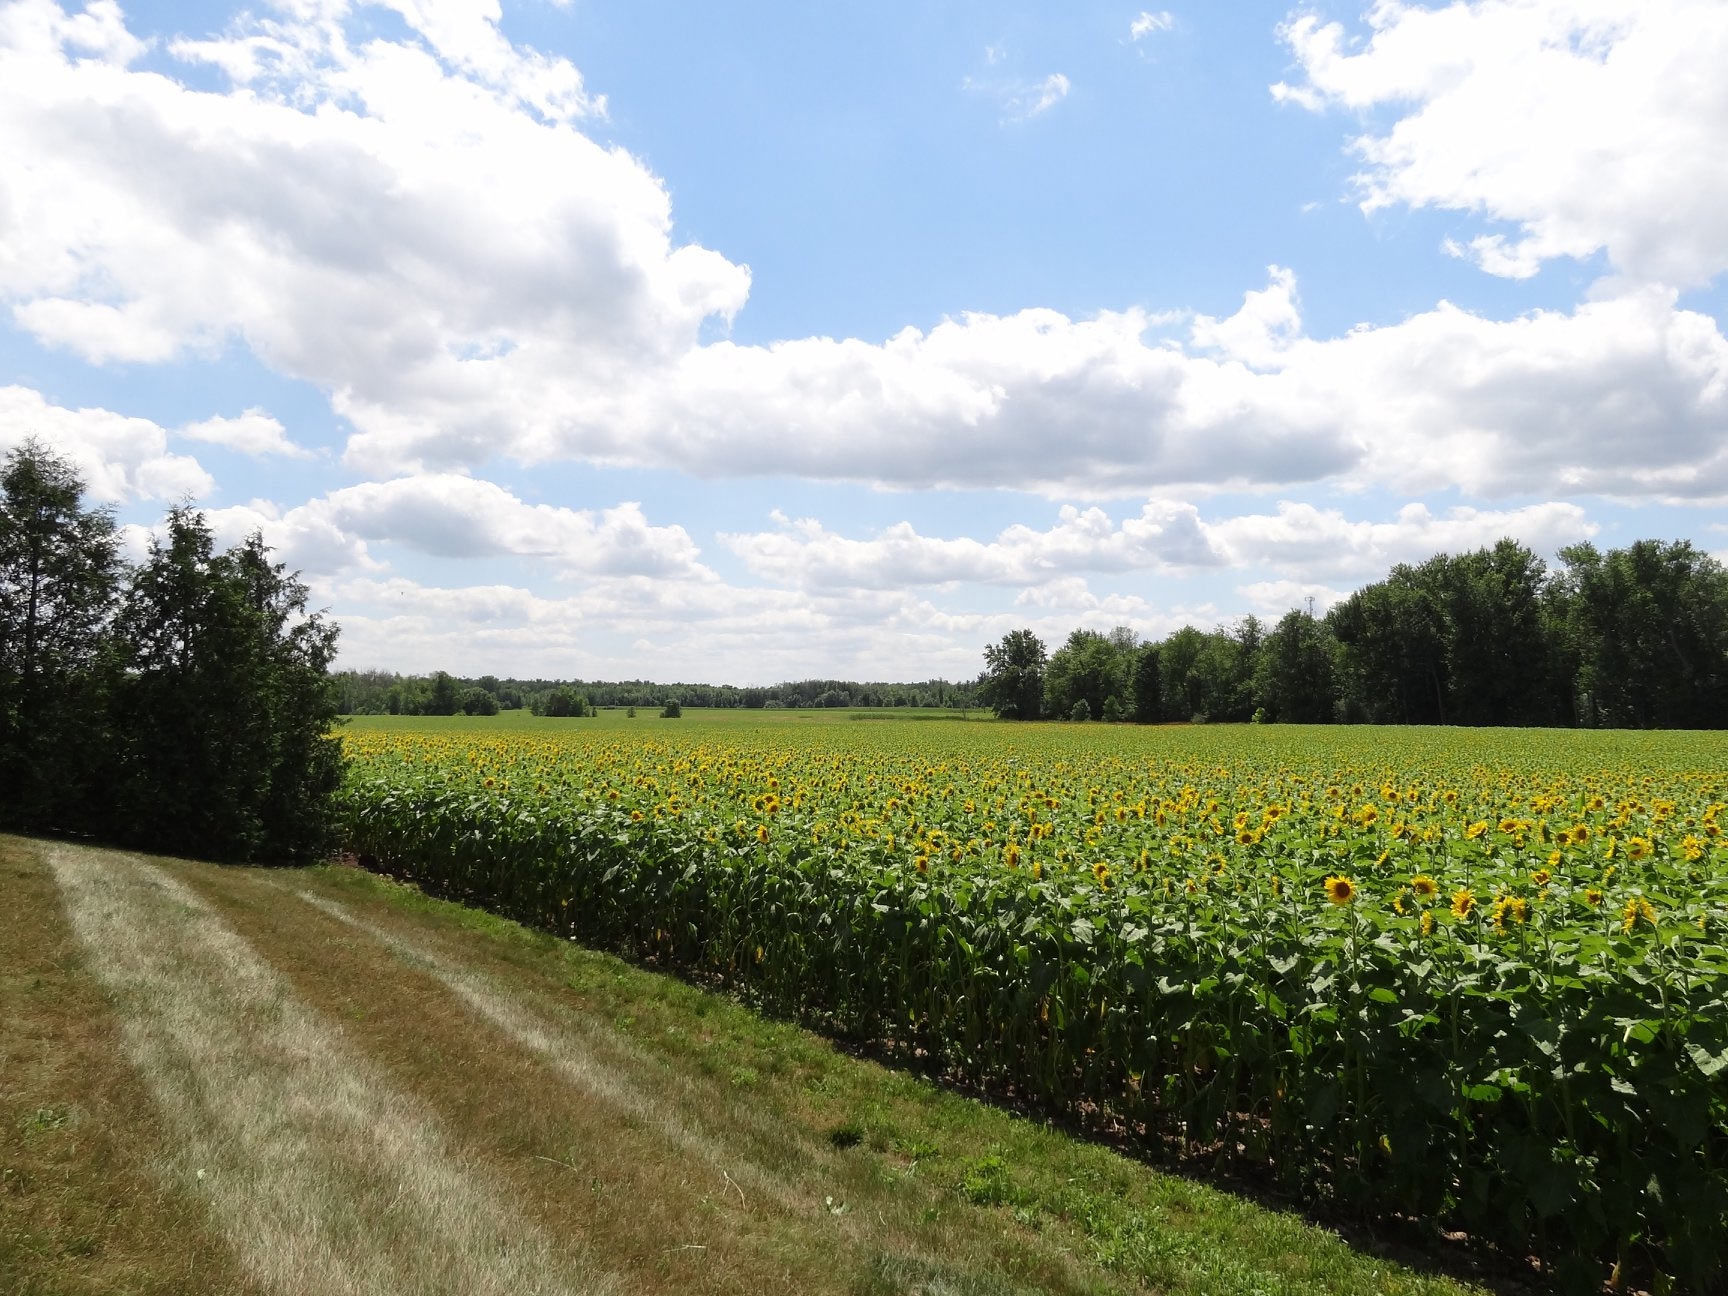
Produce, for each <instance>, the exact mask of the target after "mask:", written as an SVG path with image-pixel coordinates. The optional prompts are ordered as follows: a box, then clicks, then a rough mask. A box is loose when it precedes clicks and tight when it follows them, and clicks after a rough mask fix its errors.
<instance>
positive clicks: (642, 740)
mask: <svg viewBox="0 0 1728 1296" xmlns="http://www.w3.org/2000/svg"><path fill="white" fill-rule="evenodd" d="M585 725H587V726H588V727H584V726H585ZM672 728H673V727H672V726H670V725H664V724H659V723H658V722H654V721H639V722H633V723H632V724H631V725H629V726H624V725H618V724H612V725H606V724H600V725H593V724H592V723H591V722H559V721H541V722H535V723H533V724H519V725H516V726H514V727H487V726H486V725H485V724H484V723H483V722H480V723H477V722H468V723H464V722H447V723H446V724H444V725H443V726H429V727H426V728H423V729H418V730H411V729H409V728H407V727H405V726H398V727H392V726H390V725H388V724H385V725H381V726H378V727H374V728H370V729H362V728H358V727H354V728H350V729H349V730H348V731H347V734H346V737H345V742H346V745H347V748H348V751H349V755H350V757H351V765H350V772H349V776H348V782H347V785H346V787H345V789H344V792H343V794H342V803H343V804H342V815H343V819H344V824H345V832H346V835H347V840H348V845H349V848H350V849H351V850H353V851H355V852H356V853H357V854H360V855H361V856H362V857H363V861H364V862H366V863H368V864H370V865H372V866H375V867H378V868H380V869H383V870H385V871H388V872H390V873H393V874H395V875H397V876H401V877H405V878H409V879H412V880H414V881H416V882H418V883H419V884H421V885H422V886H424V887H426V888H427V889H428V890H433V891H436V892H438V893H439V894H443V895H446V896H450V897H452V898H456V899H461V900H465V901H468V902H471V903H474V904H479V905H483V906H485V907H487V908H490V909H493V910H495V911H498V912H501V913H504V914H507V915H509V916H511V917H514V918H517V919H520V920H522V921H524V922H527V923H531V924H534V925H536V926H539V927H542V928H545V929H548V930H551V931H553V932H556V933H559V934H561V935H565V936H568V937H570V938H572V939H579V940H582V941H584V942H588V943H591V944H594V945H599V946H602V947H605V948H609V949H614V950H619V951H622V952H624V953H626V954H629V955H631V956H633V957H637V958H642V959H647V960H652V961H653V962H655V963H656V964H658V965H660V966H665V967H670V968H676V969H679V970H682V971H684V972H686V973H687V974H690V975H694V976H697V977H699V978H702V979H706V980H710V981H717V982H721V983H724V984H726V985H728V986H730V987H732V988H733V989H734V990H736V991H737V992H738V993H740V994H742V995H744V996H746V997H747V998H749V999H750V1000H751V1001H752V1002H754V1003H757V1004H759V1005H761V1006H762V1007H763V1008H765V1009H766V1010H768V1011H772V1012H776V1013H782V1014H786V1015H790V1016H794V1017H796V1018H798V1019H800V1020H802V1021H805V1022H807V1023H810V1024H812V1025H815V1026H817V1027H819V1028H821V1029H823V1030H826V1031H829V1032H831V1033H833V1034H836V1035H839V1036H842V1037H845V1038H849V1039H853V1040H856V1041H862V1042H868V1043H869V1044H870V1045H871V1046H872V1047H874V1048H876V1049H878V1050H881V1051H884V1052H886V1053H888V1054H890V1055H892V1056H896V1057H898V1058H900V1059H901V1060H903V1061H904V1062H906V1063H907V1064H909V1065H913V1066H917V1067H920V1068H924V1069H928V1070H931V1071H933V1072H936V1073H939V1074H941V1075H943V1076H945V1077H947V1078H949V1079H950V1080H953V1081H955V1082H957V1083H962V1084H966V1085H970V1086H975V1087H977V1088H979V1089H981V1090H985V1091H988V1092H992V1093H996V1094H999V1095H1003V1096H1007V1097H1010V1098H1012V1099H1013V1100H1015V1101H1018V1102H1023V1103H1026V1104H1029V1105H1032V1106H1035V1107H1038V1108H1042V1109H1044V1110H1049V1111H1056V1112H1059V1113H1062V1114H1063V1115H1065V1116H1066V1117H1068V1118H1069V1119H1072V1120H1074V1121H1077V1122H1080V1123H1082V1124H1088V1125H1093V1126H1097V1127H1104V1128H1108V1129H1110V1130H1112V1131H1114V1132H1116V1133H1117V1134H1118V1135H1124V1136H1126V1137H1129V1138H1132V1139H1138V1140H1143V1141H1147V1142H1151V1143H1156V1144H1159V1145H1161V1146H1163V1147H1164V1148H1166V1149H1168V1150H1174V1151H1178V1152H1180V1153H1183V1154H1186V1155H1187V1156H1189V1157H1204V1158H1207V1159H1209V1160H1210V1161H1212V1162H1214V1163H1216V1164H1217V1165H1218V1166H1219V1167H1220V1168H1221V1169H1227V1170H1232V1171H1241V1172H1244V1173H1248V1174H1252V1175H1255V1176H1259V1177H1261V1178H1263V1179H1271V1180H1274V1181H1276V1182H1278V1183H1279V1184H1281V1185H1283V1186H1284V1187H1286V1188H1287V1189H1289V1190H1291V1191H1293V1192H1296V1193H1299V1194H1300V1195H1301V1196H1302V1197H1303V1198H1304V1199H1305V1200H1309V1201H1313V1202H1317V1203H1324V1204H1326V1205H1327V1206H1328V1208H1329V1209H1336V1210H1343V1211H1347V1212H1353V1213H1358V1214H1362V1215H1367V1216H1378V1217H1382V1218H1385V1217H1394V1216H1395V1217H1400V1218H1404V1219H1407V1220H1414V1221H1417V1222H1419V1223H1421V1224H1425V1225H1427V1226H1430V1227H1433V1228H1435V1229H1440V1228H1444V1229H1457V1230H1463V1231H1465V1232H1467V1233H1469V1234H1471V1235H1473V1236H1475V1237H1477V1238H1479V1239H1482V1240H1484V1241H1488V1242H1491V1243H1493V1244H1495V1245H1497V1246H1499V1247H1502V1248H1504V1249H1506V1250H1507V1251H1509V1252H1510V1253H1512V1254H1515V1255H1518V1256H1524V1255H1536V1256H1540V1257H1542V1258H1544V1260H1545V1261H1547V1262H1548V1264H1549V1265H1550V1266H1551V1271H1552V1273H1553V1274H1554V1275H1555V1277H1556V1280H1557V1281H1558V1282H1559V1283H1560V1284H1561V1285H1562V1286H1566V1287H1576V1288H1579V1289H1590V1288H1594V1287H1599V1286H1600V1284H1601V1283H1602V1281H1603V1279H1604V1277H1605V1276H1606V1275H1607V1274H1608V1272H1609V1270H1610V1268H1611V1267H1614V1266H1620V1267H1621V1269H1622V1272H1623V1273H1628V1274H1629V1273H1650V1274H1655V1275H1667V1276H1669V1277H1672V1278H1674V1279H1677V1280H1678V1281H1679V1282H1680V1283H1681V1284H1682V1285H1683V1286H1684V1287H1685V1288H1687V1289H1690V1290H1709V1289H1718V1288H1719V1287H1720V1285H1721V1284H1722V1283H1723V1282H1724V1280H1725V1278H1728V1266H1725V1264H1724V1260H1723V1257H1724V1256H1728V939H1725V933H1728V831H1725V826H1728V804H1725V803H1728V739H1724V738H1722V737H1716V736H1711V735H1703V734H1612V733H1591V732H1570V731H1535V730H1526V731H1509V730H1500V731H1453V730H1437V729H1427V730H1422V729H1333V728H1324V729H1321V728H1313V729H1310V728H1286V727H1279V726H1242V727H1232V728H1228V729H1220V728H1195V729H1180V728H1166V729H1143V728H1130V727H1121V726H1109V727H1106V726H1101V725H1047V726H1010V725H1002V724H914V723H880V724H847V723H843V722H842V723H821V724H811V725H805V726H796V725H789V724H786V723H779V724H771V723H763V724H751V723H748V722H740V721H730V722H724V723H721V722H711V723H704V722H701V721H699V720H697V721H691V720H685V721H681V722H679V726H678V727H677V729H676V731H675V732H672V731H671V730H672Z"/></svg>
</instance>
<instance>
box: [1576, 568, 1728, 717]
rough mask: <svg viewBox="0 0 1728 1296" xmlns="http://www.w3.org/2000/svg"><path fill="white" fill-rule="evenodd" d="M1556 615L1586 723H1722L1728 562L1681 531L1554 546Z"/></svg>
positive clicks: (1726, 699) (1727, 708) (1727, 688)
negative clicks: (1558, 570)
mask: <svg viewBox="0 0 1728 1296" xmlns="http://www.w3.org/2000/svg"><path fill="white" fill-rule="evenodd" d="M1562 557H1563V558H1564V559H1565V560H1566V564H1567V571H1566V574H1565V578H1564V586H1563V588H1564V590H1565V594H1566V597H1565V598H1564V601H1563V605H1562V609H1561V615H1563V616H1564V617H1565V618H1566V625H1567V628H1568V629H1569V630H1570V632H1571V635H1572V642H1573V646H1574V648H1575V651H1576V652H1577V655H1578V676H1577V688H1578V693H1579V703H1580V709H1581V710H1582V711H1583V712H1584V719H1585V721H1586V722H1587V723H1593V724H1604V725H1625V726H1630V727H1633V728H1650V727H1655V728H1673V727H1686V728H1720V727H1722V726H1724V725H1728V571H1725V570H1724V569H1723V567H1722V564H1721V563H1719V562H1717V561H1716V560H1715V559H1714V558H1711V557H1710V556H1709V555H1708V554H1704V553H1700V552H1699V551H1698V550H1696V549H1694V548H1693V547H1692V545H1691V544H1689V543H1688V542H1686V541H1684V540H1682V541H1679V542H1678V543H1675V544H1663V543H1661V542H1660V541H1654V540H1640V541H1638V542H1637V543H1636V544H1633V545H1632V546H1630V547H1629V548H1626V549H1620V550H1614V551H1612V552H1610V553H1608V554H1606V555H1603V554H1599V553H1598V552H1597V551H1596V549H1595V548H1594V546H1591V545H1587V544H1586V545H1578V546H1576V547H1574V548H1571V549H1567V550H1565V551H1564V552H1563V554H1562Z"/></svg>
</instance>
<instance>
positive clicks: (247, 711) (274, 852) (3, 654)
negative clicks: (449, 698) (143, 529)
mask: <svg viewBox="0 0 1728 1296" xmlns="http://www.w3.org/2000/svg"><path fill="white" fill-rule="evenodd" d="M84 493H85V484H84V482H83V480H82V479H81V478H80V477H79V475H78V473H77V472H76V471H75V470H74V469H73V468H72V467H71V465H69V464H68V463H67V462H66V461H65V460H64V459H62V458H60V457H58V456H57V455H55V454H53V453H52V452H51V451H49V450H48V449H47V448H46V447H45V446H43V445H42V444H41V443H40V442H38V441H34V440H32V441H27V442H25V443H24V444H23V445H22V446H20V447H19V448H18V449H16V450H14V451H12V452H11V453H10V454H9V455H8V456H7V457H6V459H5V462H4V466H3V468H0V826H4V827H5V828H8V829H17V830H23V831H30V832H59V833H73V834H80V835H88V836H94V837H99V838H101V839H103V840H107V841H112V842H116V843H119V844H122V845H127V846H133V847H136V848H140V849H146V850H152V851H160V852H164V853H173V854H183V855H196V856H201V857H205V858H213V859H224V860H262V859H270V860H277V859H280V860H294V859H303V858H308V857H311V856H314V855H316V854H318V853H319V852H320V851H322V850H323V849H325V848H326V847H327V845H328V844H329V842H330V839H331V815H330V807H331V799H332V797H333V795H334V793H335V791H336V788H337V785H338V784H339V782H340V780H341V775H342V756H341V748H340V744H339V742H338V741H337V739H336V738H335V737H333V736H332V723H333V721H334V719H335V716H336V707H335V693H334V690H333V689H332V687H331V683H330V679H329V675H328V669H329V665H330V662H331V660H332V658H333V657H334V655H335V648H336V635H337V627H336V626H335V625H334V624H333V623H332V622H331V621H330V620H329V619H328V618H326V617H325V616H323V615H321V614H319V613H315V612H308V610H307V606H306V587H305V586H304V585H303V584H301V583H300V581H299V580H298V579H297V578H296V577H295V576H293V575H291V574H290V573H288V572H287V571H286V570H285V569H284V568H283V566H282V564H280V563H276V562H272V561H271V558H270V550H269V548H268V547H267V546H266V545H265V544H264V542H263V540H262V538H261V537H260V536H258V535H256V534H254V535H252V536H250V537H248V538H247V539H245V540H243V541H241V542H240V543H239V544H237V545H235V546H234V547H232V548H230V549H227V550H219V549H218V548H217V546H216V543H215V539H214V537H213V535H212V533H211V531H210V528H209V526H208V525H207V524H206V522H205V520H204V518H203V516H202V515H201V514H199V513H197V512H196V511H194V510H192V509H191V508H190V507H186V506H181V507H176V508H173V509H171V510H169V513H168V516H167V518H166V519H165V520H164V522H163V524H162V526H161V527H160V529H159V534H157V535H156V536H155V537H154V538H152V539H151V541H150V543H149V547H148V552H147V554H146V555H145V557H144V559H143V561H141V562H139V563H136V564H131V563H128V562H126V561H124V560H123V558H122V556H121V551H120V544H119V533H118V530H117V527H116V525H115V521H114V516H113V514H112V512H111V511H109V510H108V509H105V508H91V507H87V506H86V504H85V502H84Z"/></svg>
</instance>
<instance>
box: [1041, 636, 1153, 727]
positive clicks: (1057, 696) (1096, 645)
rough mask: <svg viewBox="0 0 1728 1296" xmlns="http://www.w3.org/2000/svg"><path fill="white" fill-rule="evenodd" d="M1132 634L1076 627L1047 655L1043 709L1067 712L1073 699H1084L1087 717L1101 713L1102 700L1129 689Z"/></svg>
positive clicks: (1058, 714) (1069, 712)
mask: <svg viewBox="0 0 1728 1296" xmlns="http://www.w3.org/2000/svg"><path fill="white" fill-rule="evenodd" d="M1132 651H1133V635H1132V632H1130V631H1126V630H1124V631H1121V632H1117V631H1112V632H1111V634H1108V635H1103V634H1099V633H1098V632H1097V631H1096V630H1076V631H1074V633H1072V634H1071V635H1069V636H1068V640H1067V642H1066V643H1064V644H1063V645H1062V646H1061V647H1060V648H1058V649H1057V650H1056V651H1055V652H1054V653H1052V654H1051V655H1050V665H1049V666H1048V667H1047V668H1046V670H1045V672H1044V708H1045V710H1046V711H1048V712H1049V713H1050V714H1051V715H1055V716H1063V715H1070V714H1071V713H1072V712H1073V710H1074V704H1075V703H1076V702H1081V701H1084V702H1085V703H1086V710H1087V714H1088V716H1089V717H1092V716H1102V715H1103V714H1104V702H1105V700H1106V699H1107V698H1109V697H1110V696H1111V695H1112V694H1114V695H1115V696H1116V697H1117V698H1120V697H1121V696H1122V695H1123V694H1124V693H1126V692H1127V691H1128V679H1129V672H1130V670H1131V669H1132V658H1131V656H1130V655H1129V654H1130V653H1131V652H1132Z"/></svg>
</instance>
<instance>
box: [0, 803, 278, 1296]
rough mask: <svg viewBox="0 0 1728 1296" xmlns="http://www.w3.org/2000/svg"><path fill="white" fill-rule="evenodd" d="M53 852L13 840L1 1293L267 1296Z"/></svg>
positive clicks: (3, 969) (0, 1146) (5, 965)
mask: <svg viewBox="0 0 1728 1296" xmlns="http://www.w3.org/2000/svg"><path fill="white" fill-rule="evenodd" d="M41 856H42V848H41V847H40V846H39V845H38V844H37V843H35V842H31V841H27V840H25V839H23V838H16V837H0V895H3V896H4V897H5V902H4V903H3V904H0V1292H4V1293H6V1296H49V1294H50V1293H52V1296H113V1294H114V1293H121V1292H123V1293H129V1294H130V1296H184V1294H185V1293H188V1292H200V1293H224V1294H228V1293H232V1294H234V1296H258V1293H259V1291H260V1289H259V1288H258V1287H256V1286H255V1285H254V1284H252V1283H251V1282H250V1281H249V1280H248V1279H247V1278H246V1277H245V1275H244V1274H243V1273H242V1271H241V1269H240V1266H239V1264H238V1262H237V1261H236V1260H235V1258H234V1256H233V1255H232V1253H231V1252H230V1251H229V1248H228V1246H227V1243H226V1242H225V1241H224V1239H223V1237H222V1235H221V1233H220V1232H219V1231H218V1230H217V1229H216V1228H215V1227H214V1225H213V1223H212V1222H211V1220H210V1218H209V1211H208V1210H207V1209H206V1207H205V1204H204V1201H203V1200H202V1197H201V1195H200V1194H198V1193H197V1192H195V1191H194V1190H192V1189H190V1188H188V1187H186V1186H185V1185H182V1184H175V1183H173V1182H171V1181H169V1180H167V1179H166V1178H164V1177H163V1175H162V1174H161V1173H160V1170H159V1162H160V1159H161V1150H162V1148H163V1146H164V1145H165V1144H166V1143H167V1141H168V1140H167V1137H166V1132H165V1130H164V1128H163V1126H162V1123H161V1121H160V1119H159V1118H158V1117H157V1114H156V1112H155V1109H154V1108H153V1106H152V1104H151V1102H150V1093H149V1090H148V1089H146V1088H145V1087H144V1083H143V1081H142V1080H141V1079H140V1078H139V1076H138V1073H137V1072H136V1071H135V1070H133V1068H132V1067H131V1066H130V1065H129V1064H128V1063H127V1061H126V1056H125V1053H124V1051H123V1049H122V1046H121V1038H120V1023H119V1021H118V1019H117V1018H116V1016H115V1015H114V1012H113V1010H112V1009H111V1008H110V1006H109V1003H108V1000H107V997H106V996H105V995H104V993H103V989H102V986H101V984H100V983H99V982H98V981H97V980H96V978H95V977H94V976H93V975H92V973H91V972H90V969H89V967H88V966H87V963H86V960H85V958H84V953H83V949H82V947H81V946H80V945H79V943H78V940H77V937H75V936H74V935H73V933H72V930H71V928H70V927H69V926H67V924H66V922H65V920H64V918H63V916H62V914H61V911H60V897H59V894H58V892H57V890H56V888H55V886H54V878H53V875H52V874H51V873H50V872H49V869H48V865H47V863H46V861H45V860H44V859H43V858H42V857H41Z"/></svg>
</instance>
